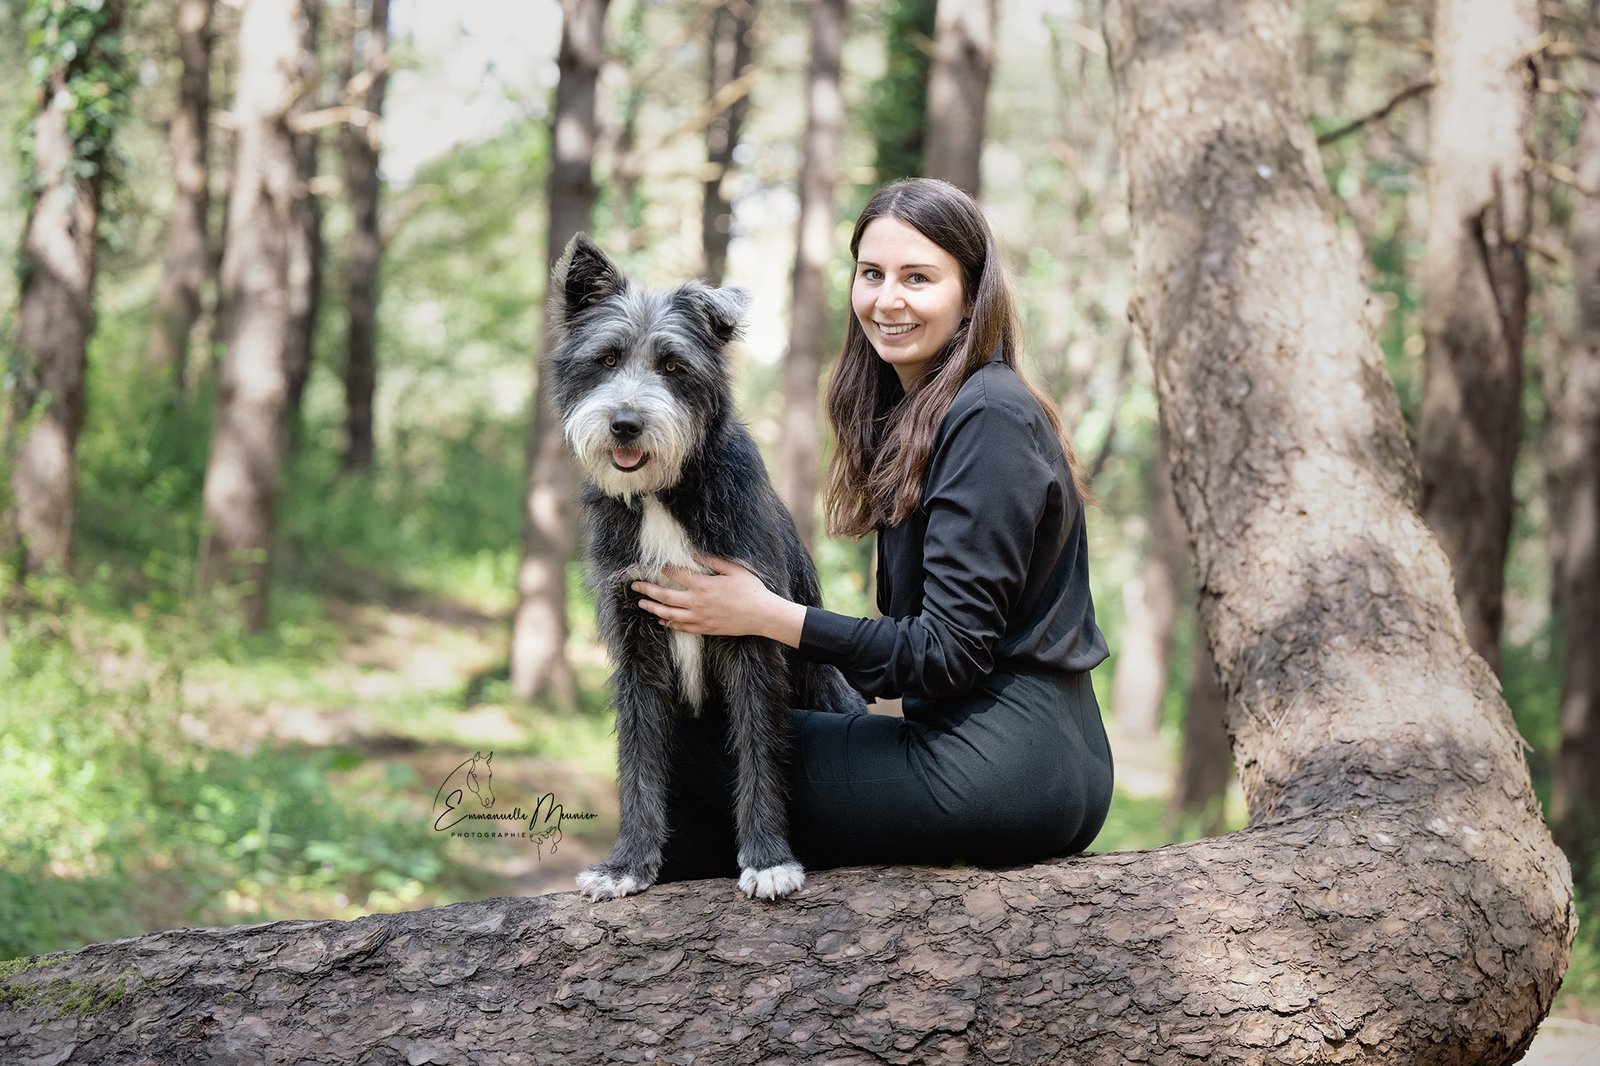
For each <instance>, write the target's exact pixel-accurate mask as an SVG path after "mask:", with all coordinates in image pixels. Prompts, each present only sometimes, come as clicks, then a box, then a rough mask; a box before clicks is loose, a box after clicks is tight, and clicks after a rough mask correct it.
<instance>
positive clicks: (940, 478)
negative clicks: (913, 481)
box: [800, 404, 1059, 696]
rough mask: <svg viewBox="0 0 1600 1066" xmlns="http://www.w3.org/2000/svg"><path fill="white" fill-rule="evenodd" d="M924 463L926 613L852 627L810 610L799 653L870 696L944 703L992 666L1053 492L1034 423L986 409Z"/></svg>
mask: <svg viewBox="0 0 1600 1066" xmlns="http://www.w3.org/2000/svg"><path fill="white" fill-rule="evenodd" d="M941 438H942V439H941V441H940V442H939V443H938V444H937V445H936V447H935V451H934V454H933V455H931V456H930V457H929V460H928V476H927V487H926V489H925V491H924V494H923V508H924V509H925V510H926V512H927V517H928V524H927V533H926V536H925V538H924V541H923V572H924V581H923V588H922V610H921V613H919V614H916V615H913V616H911V617H907V618H872V619H866V618H848V617H846V616H844V615H838V614H834V613H832V612H829V611H824V610H821V609H820V608H815V607H812V608H807V610H806V619H805V626H804V628H803V630H802V632H801V638H800V648H801V651H802V653H804V654H805V655H806V656H807V657H808V658H813V659H818V660H820V661H823V662H828V663H832V664H833V665H835V666H838V667H839V668H840V669H841V670H842V671H843V672H844V674H845V677H846V678H848V679H849V681H850V682H851V684H853V685H854V686H855V687H856V688H858V689H859V690H860V691H861V692H863V693H864V694H866V695H868V696H879V695H889V694H895V693H902V692H912V693H921V694H924V695H928V696H945V695H951V694H955V693H959V692H965V691H967V690H969V689H971V688H972V687H973V686H974V685H975V684H976V683H977V682H978V680H979V679H980V678H981V677H983V676H984V675H985V674H987V673H988V672H989V671H990V670H991V669H992V668H993V666H994V654H995V644H996V643H997V642H998V641H999V640H1000V638H1001V636H1003V635H1004V633H1005V631H1006V621H1007V618H1008V616H1009V614H1010V612H1011V611H1012V609H1013V608H1014V607H1015V605H1016V604H1017V602H1018V601H1019V600H1020V599H1021V597H1022V593H1023V589H1024V587H1025V584H1026V581H1027V573H1028V564H1029V561H1030V559H1031V557H1032V555H1033V547H1034V534H1035V531H1036V529H1037V528H1038V525H1039V520H1040V517H1041V516H1042V514H1043V512H1044V508H1045V506H1046V503H1047V501H1048V499H1049V495H1050V491H1051V488H1052V486H1053V485H1055V484H1056V473H1055V470H1054V468H1053V463H1052V462H1051V461H1050V460H1048V459H1046V458H1045V453H1044V448H1043V447H1042V444H1043V443H1048V444H1050V445H1051V446H1052V447H1054V448H1055V450H1056V451H1059V447H1058V446H1056V445H1055V442H1054V440H1053V439H1052V440H1051V441H1049V442H1041V441H1039V440H1038V439H1036V423H1035V422H1034V421H1033V420H1030V419H1029V418H1027V417H1026V416H1024V415H1022V414H1019V413H1018V412H1016V411H1013V410H1011V409H1010V408H1008V407H1006V406H1003V405H988V404H985V405H980V406H978V407H975V408H974V409H972V410H971V411H968V412H965V413H963V414H962V415H960V416H958V418H957V420H956V421H955V424H954V425H950V426H947V427H945V430H944V432H943V433H942V434H941Z"/></svg>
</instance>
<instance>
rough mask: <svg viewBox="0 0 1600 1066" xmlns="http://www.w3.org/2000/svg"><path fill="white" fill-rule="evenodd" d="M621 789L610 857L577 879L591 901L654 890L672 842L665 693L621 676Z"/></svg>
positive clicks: (627, 675) (618, 686)
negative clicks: (618, 819)
mask: <svg viewBox="0 0 1600 1066" xmlns="http://www.w3.org/2000/svg"><path fill="white" fill-rule="evenodd" d="M616 690H617V691H616V695H617V786H618V793H619V798H620V800H621V806H622V811H621V825H620V827H619V829H618V833H617V842H616V844H615V845H614V846H613V847H612V849H611V854H610V855H609V856H607V858H606V860H605V861H604V862H602V863H597V864H596V865H594V866H591V867H589V868H588V869H587V870H585V871H583V873H581V874H579V875H578V888H579V889H581V890H582V891H583V892H584V893H586V894H587V895H588V896H589V898H590V899H600V898H601V897H602V896H628V895H632V894H633V893H635V892H643V891H644V890H645V889H647V888H649V887H650V886H651V885H653V884H655V881H656V874H657V873H658V872H659V871H660V869H661V848H662V845H663V844H665V843H666V839H667V770H668V766H669V752H668V744H669V740H670V738H669V734H668V715H669V714H670V713H671V705H670V704H669V703H668V702H667V700H665V699H663V698H662V696H661V694H660V692H659V691H658V690H656V689H655V688H654V687H653V686H651V685H649V684H648V683H645V682H643V681H642V680H641V679H639V678H637V677H634V676H632V675H631V673H625V672H623V671H620V670H619V671H618V673H617V677H616Z"/></svg>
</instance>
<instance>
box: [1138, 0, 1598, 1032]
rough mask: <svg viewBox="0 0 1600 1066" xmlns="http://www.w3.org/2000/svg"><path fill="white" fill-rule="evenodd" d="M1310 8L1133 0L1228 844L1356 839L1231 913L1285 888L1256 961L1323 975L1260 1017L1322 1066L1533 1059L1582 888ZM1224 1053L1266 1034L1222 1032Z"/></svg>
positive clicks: (1249, 893) (1275, 872) (1161, 288)
mask: <svg viewBox="0 0 1600 1066" xmlns="http://www.w3.org/2000/svg"><path fill="white" fill-rule="evenodd" d="M1294 15H1295V12H1294V10H1293V8H1292V7H1291V6H1289V5H1284V4H1277V3H1268V2H1266V0H1246V2H1244V3H1239V4H1228V5H1224V4H1218V3H1211V2H1206V0H1146V2H1144V3H1139V4H1131V3H1127V2H1125V0H1117V2H1113V3H1112V4H1110V5H1108V8H1107V14H1106V25H1107V30H1106V36H1107V39H1108V43H1109V45H1110V54H1111V62H1112V71H1113V76H1114V78H1115V80H1116V83H1117V90H1118V128H1119V130H1120V131H1121V133H1122V136H1123V158H1124V161H1125V164H1126V166H1125V169H1126V171H1127V173H1128V176H1129V190H1130V205H1131V217H1132V220H1133V246H1134V262H1135V267H1136V282H1135V302H1134V311H1135V318H1136V321H1137V322H1138V324H1139V326H1140V328H1141V329H1142V331H1143V332H1144V334H1145V338H1146V341H1147V347H1148V348H1149V350H1150V351H1151V353H1152V355H1153V358H1154V361H1155V369H1156V382H1157V390H1158V394H1159V397H1160V402H1161V418H1162V423H1163V425H1164V427H1165V430H1166V432H1167V434H1168V437H1169V439H1170V440H1171V442H1172V445H1173V454H1172V463H1173V479H1174V487H1175V489H1176V492H1177V496H1178V504H1179V507H1180V510H1181V511H1182V513H1183V515H1184V519H1185V522H1186V523H1187V525H1188V528H1189V533H1190V541H1191V543H1192V544H1193V545H1194V548H1195V556H1196V560H1195V561H1196V573H1197V578H1198V581H1199V588H1200V603H1201V609H1202V613H1203V615H1204V617H1205V622H1206V629H1207V631H1208V632H1209V634H1210V636H1211V644H1212V651H1213V653H1214V654H1215V656H1216V662H1217V667H1218V674H1219V680H1220V682H1221V684H1222V688H1223V692H1224V693H1225V694H1226V696H1227V701H1228V715H1227V718H1228V729H1229V733H1230V734H1231V736H1232V737H1233V743H1234V752H1235V757H1236V762H1237V764H1238V766H1239V770H1240V776H1241V779H1242V782H1243V785H1244V790H1245V797H1246V800H1247V802H1248V804H1249V809H1250V816H1251V822H1252V828H1251V829H1249V830H1246V831H1245V832H1244V833H1243V834H1241V835H1237V836H1233V837H1227V838H1223V840H1225V841H1244V840H1256V841H1266V840H1281V839H1284V838H1285V837H1289V836H1293V835H1295V834H1298V833H1300V832H1306V831H1310V832H1312V833H1316V834H1317V835H1318V838H1319V841H1321V842H1327V841H1329V839H1330V838H1329V837H1327V836H1326V835H1323V834H1324V833H1327V832H1332V833H1338V834H1339V835H1340V836H1341V842H1340V843H1339V844H1338V845H1336V850H1337V851H1338V856H1337V858H1335V857H1334V856H1332V855H1327V856H1326V859H1327V861H1328V862H1330V863H1331V864H1333V865H1334V866H1337V867H1338V868H1339V870H1340V871H1341V872H1340V873H1339V874H1337V875H1336V876H1335V878H1334V880H1333V881H1330V882H1326V884H1327V885H1328V886H1329V887H1328V888H1325V889H1323V888H1310V887H1309V886H1307V885H1305V884H1304V883H1303V882H1301V880H1300V879H1301V877H1302V876H1303V875H1304V874H1305V873H1306V872H1307V870H1308V868H1314V864H1313V865H1312V866H1310V867H1308V865H1307V863H1306V862H1305V860H1304V858H1302V859H1300V860H1296V861H1293V862H1290V863H1288V864H1285V863H1284V862H1283V861H1282V860H1281V858H1280V859H1275V860H1273V861H1272V862H1271V863H1270V864H1269V865H1267V866H1264V867H1257V868H1256V869H1255V870H1253V871H1252V872H1251V873H1249V874H1247V875H1245V880H1243V881H1241V882H1238V883H1237V884H1236V886H1235V887H1234V888H1232V889H1226V888H1224V889H1221V890H1220V891H1218V895H1217V898H1216V899H1215V900H1213V901H1212V903H1211V907H1212V908H1214V909H1224V910H1225V909H1226V908H1227V907H1229V906H1238V905H1239V904H1238V902H1237V901H1238V900H1240V899H1249V900H1251V903H1249V904H1247V906H1248V907H1249V909H1250V910H1251V912H1252V914H1260V913H1261V912H1259V911H1257V910H1256V908H1258V907H1261V906H1264V905H1265V906H1268V907H1269V908H1270V907H1271V906H1272V904H1271V903H1269V902H1268V901H1269V900H1273V899H1276V900H1277V901H1278V905H1280V906H1282V907H1283V908H1284V910H1283V911H1282V912H1281V913H1280V914H1279V915H1278V916H1277V917H1278V919H1280V920H1281V921H1282V922H1283V923H1284V925H1282V926H1280V927H1279V929H1280V932H1283V933H1286V934H1288V935H1286V936H1285V937H1284V939H1283V940H1282V941H1281V942H1279V943H1278V944H1277V945H1276V946H1275V947H1272V948H1267V949H1265V950H1264V951H1262V948H1263V947H1264V946H1263V945H1262V944H1261V942H1260V941H1259V940H1256V939H1255V938H1253V937H1251V936H1248V935H1247V936H1246V938H1245V939H1246V940H1247V941H1251V943H1252V946H1251V947H1249V948H1244V946H1243V945H1241V944H1240V943H1238V942H1237V941H1236V940H1231V938H1230V941H1231V942H1230V944H1229V954H1230V957H1231V958H1233V959H1240V958H1246V957H1249V958H1251V960H1252V961H1251V963H1250V969H1251V971H1252V972H1256V973H1260V972H1264V971H1263V969H1260V967H1263V966H1264V967H1265V972H1278V973H1289V972H1300V973H1305V972H1308V970H1307V969H1306V967H1308V964H1309V972H1310V973H1314V974H1320V975H1321V976H1319V977H1313V978H1312V981H1313V983H1314V985H1315V988H1314V989H1309V990H1308V991H1309V992H1310V993H1311V994H1309V995H1307V996H1306V998H1305V999H1304V1001H1303V1003H1304V1005H1303V1006H1298V1005H1297V1006H1294V1007H1292V1008H1291V1009H1290V1010H1288V1011H1282V1010H1281V1009H1280V1010H1279V1011H1272V1012H1263V1011H1260V1010H1259V1009H1257V1008H1254V1007H1246V1008H1245V1009H1244V1010H1243V1011H1241V1012H1240V1013H1238V1014H1234V1015H1232V1016H1231V1024H1233V1025H1237V1026H1240V1028H1239V1029H1237V1030H1234V1032H1241V1033H1242V1032H1254V1031H1256V1030H1255V1027H1256V1026H1260V1027H1261V1030H1260V1031H1261V1032H1271V1033H1275V1034H1276V1038H1277V1039H1281V1040H1286V1041H1297V1040H1306V1041H1308V1042H1309V1044H1310V1047H1311V1048H1312V1049H1314V1051H1313V1052H1312V1053H1313V1054H1315V1055H1316V1056H1317V1057H1319V1058H1327V1059H1332V1058H1333V1057H1335V1056H1340V1057H1346V1058H1348V1060H1349V1061H1374V1062H1377V1061H1384V1062H1395V1061H1413V1062H1436V1063H1447V1062H1448V1063H1455V1062H1461V1063H1468V1062H1471V1063H1487V1062H1509V1061H1513V1060H1515V1058H1516V1057H1517V1056H1518V1055H1519V1054H1520V1053H1521V1052H1522V1051H1523V1050H1525V1049H1526V1047H1527V1046H1528V1043H1529V1042H1530V1041H1531V1040H1532V1037H1533V1033H1534V1030H1535V1028H1536V1026H1537V1024H1538V1022H1539V1020H1540V1018H1542V1017H1543V1015H1544V1014H1545V1012H1546V1011H1547V1010H1548V1009H1549V1006H1550V1001H1551V998H1552V996H1553V995H1554V993H1555V989H1556V987H1557V985H1558V984H1559V981H1560V978H1561V975H1562V973H1563V972H1564V971H1565V969H1566V965H1567V961H1568V956H1569V945H1570V939H1571V936H1572V933H1573V928H1574V927H1573V921H1574V916H1573V910H1572V897H1571V884H1570V879H1569V875H1568V871H1567V866H1566V862H1565V860H1564V858H1563V857H1562V856H1561V854H1560V853H1559V852H1558V851H1556V849H1555V847H1554V845H1553V843H1552V842H1551V840H1550V836H1549V833H1548V832H1547V831H1546V829H1545V827H1544V823H1543V820H1542V819H1541V817H1540V812H1539V807H1538V803H1537V801H1536V800H1535V798H1534V795H1533V790H1532V787H1531V784H1530V782H1529V779H1528V772H1527V768H1526V766H1525V764H1524V762H1523V758H1522V741H1521V738H1520V737H1519V736H1518V735H1517V733H1516V729H1515V726H1514V724H1513V722H1512V719H1511V714H1510V711H1509V709H1508V708H1507V707H1506V705H1505V702H1504V700H1503V698H1502V697H1501V695H1500V690H1499V686H1498V684H1497V682H1496V679H1495V677H1494V675H1493V673H1492V671H1491V670H1489V668H1488V667H1487V666H1486V665H1485V664H1484V663H1483V661H1482V660H1481V659H1480V658H1478V657H1477V656H1474V655H1469V654H1468V651H1469V649H1470V646H1469V645H1468V643H1467V639H1466V631H1465V628H1464V626H1463V623H1462V619H1461V614H1460V611H1459V609H1458V608H1457V607H1456V605H1455V600H1454V597H1453V596H1452V595H1451V575H1450V569H1449V565H1448V562H1447V560H1446V557H1445V555H1444V553H1443V552H1442V551H1441V550H1440V548H1439V545H1438V542H1437V541H1436V540H1435V539H1434V538H1433V537H1432V536H1431V535H1430V534H1429V532H1428V530H1427V529H1426V527H1425V526H1423V525H1422V524H1421V523H1420V522H1419V521H1418V519H1417V515H1416V512H1415V497H1416V491H1417V486H1416V470H1415V467H1414V465H1413V460H1412V457H1411V453H1410V449H1409V447H1408V444H1407V439H1406V435H1405V428H1404V426H1403V424H1402V422H1401V417H1400V410H1399V404H1398V401H1397V399H1396V397H1395V394H1394V391H1393V387H1392V385H1391V384H1390V382H1389V380H1388V377H1387V375H1386V373H1385V371H1384V365H1383V360H1382V355H1381V353H1380V351H1379V348H1378V345H1377V344H1376V341H1375V338H1374V337H1373V335H1372V331H1371V328H1370V326H1368V325H1367V318H1366V316H1365V314H1364V312H1363V308H1364V304H1365V301H1366V292H1365V291H1364V289H1363V286H1362V285H1361V284H1360V280H1359V275H1358V272H1357V269H1356V266H1355V265H1354V264H1353V263H1351V262H1350V261H1349V259H1348V256H1347V254H1346V253H1345V251H1344V248H1343V244H1342V242H1341V240H1340V239H1339V236H1338V234H1337V232H1336V229H1335V227H1334V226H1333V224H1332V222H1331V220H1330V214H1329V211H1328V207H1327V199H1328V192H1327V188H1326V185H1325V182H1324V178H1323V172H1322V163H1321V159H1320V158H1319V156H1318V154H1317V149H1316V146H1315V143H1314V141H1313V138H1312V135H1311V132H1310V130H1309V129H1308V128H1307V124H1306V109H1305V101H1304V95H1303V91H1302V89H1301V86H1300V84H1299V80H1298V76H1297V72H1296V69H1297V63H1296V61H1295V56H1294V36H1293V28H1292V27H1293V18H1294ZM1318 826H1321V827H1322V830H1320V831H1319V830H1318V829H1317V828H1316V827H1318ZM1341 826H1342V827H1344V828H1340V827H1341ZM1347 831H1349V832H1350V835H1349V836H1348V837H1346V836H1344V834H1345V832H1347ZM1320 846H1321V844H1319V847H1320ZM1212 876H1215V877H1222V876H1224V875H1223V874H1222V872H1221V871H1220V870H1218V871H1214V872H1213V874H1212ZM1335 883H1336V884H1337V885H1338V887H1337V888H1334V887H1332V886H1333V884H1335ZM1268 886H1276V887H1268ZM1230 899H1231V901H1233V902H1228V901H1229V900H1230ZM1312 901H1314V902H1312ZM1308 904H1309V905H1308ZM1213 913H1214V911H1213ZM1185 924H1187V925H1189V926H1190V928H1191V929H1192V928H1193V927H1194V924H1195V922H1194V919H1193V918H1188V919H1186V922H1185ZM1200 924H1201V925H1205V924H1207V919H1201V920H1200ZM1234 928H1236V929H1237V928H1238V927H1237V926H1235V927H1234ZM1290 928H1294V929H1296V930H1298V931H1297V932H1294V933H1288V930H1289V929H1290ZM1441 947H1443V948H1444V949H1445V950H1443V951H1442V952H1441V951H1439V949H1440V948H1441ZM1240 949H1243V950H1240ZM1258 951H1260V952H1261V953H1260V954H1257V952H1258ZM1235 952H1238V953H1237V954H1236V953H1235ZM1142 957H1143V958H1148V955H1146V956H1142ZM1279 967H1282V969H1279ZM1335 972H1337V973H1339V975H1340V976H1339V977H1338V979H1337V981H1332V982H1327V983H1325V979H1326V978H1327V977H1328V976H1329V975H1331V974H1333V973H1335ZM1224 980H1226V978H1224ZM1161 984H1162V982H1161V981H1160V980H1155V981H1152V985H1153V986H1159V985H1161ZM1167 987H1172V986H1171V985H1170V984H1169V985H1167ZM1446 1003H1451V1004H1460V1005H1462V1006H1461V1008H1460V1009H1442V1004H1446ZM1468 1004H1470V1006H1467V1005H1468ZM1358 1019H1359V1020H1358ZM1369 1026H1370V1027H1373V1028H1371V1029H1368V1028H1367V1027H1369ZM1377 1027H1382V1029H1383V1030H1384V1033H1385V1037H1384V1039H1383V1041H1382V1042H1381V1046H1379V1045H1374V1044H1369V1043H1368V1037H1369V1036H1371V1035H1374V1034H1375V1033H1376V1029H1377ZM1363 1034H1367V1035H1366V1036H1364V1035H1363ZM1211 1039H1212V1040H1213V1041H1214V1042H1215V1043H1214V1046H1215V1047H1216V1048H1219V1049H1220V1048H1225V1047H1238V1038H1237V1037H1234V1036H1230V1035H1228V1031H1227V1030H1226V1029H1224V1028H1222V1027H1219V1028H1218V1030H1217V1031H1214V1032H1213V1033H1212V1035H1211ZM1186 1050H1187V1049H1186ZM1287 1050H1288V1049H1285V1050H1284V1052H1280V1053H1279V1054H1280V1055H1281V1057H1282V1058H1284V1059H1287V1058H1289V1057H1290V1056H1289V1055H1288V1054H1287V1053H1286V1052H1287ZM1197 1057H1198V1058H1201V1059H1205V1058H1210V1059H1211V1060H1212V1061H1216V1060H1218V1059H1219V1058H1220V1057H1221V1056H1220V1055H1217V1054H1211V1055H1209V1056H1208V1055H1206V1054H1204V1053H1203V1052H1201V1053H1198V1054H1197ZM1306 1057H1307V1058H1309V1057H1311V1055H1310V1054H1308V1055H1307V1056H1306Z"/></svg>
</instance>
